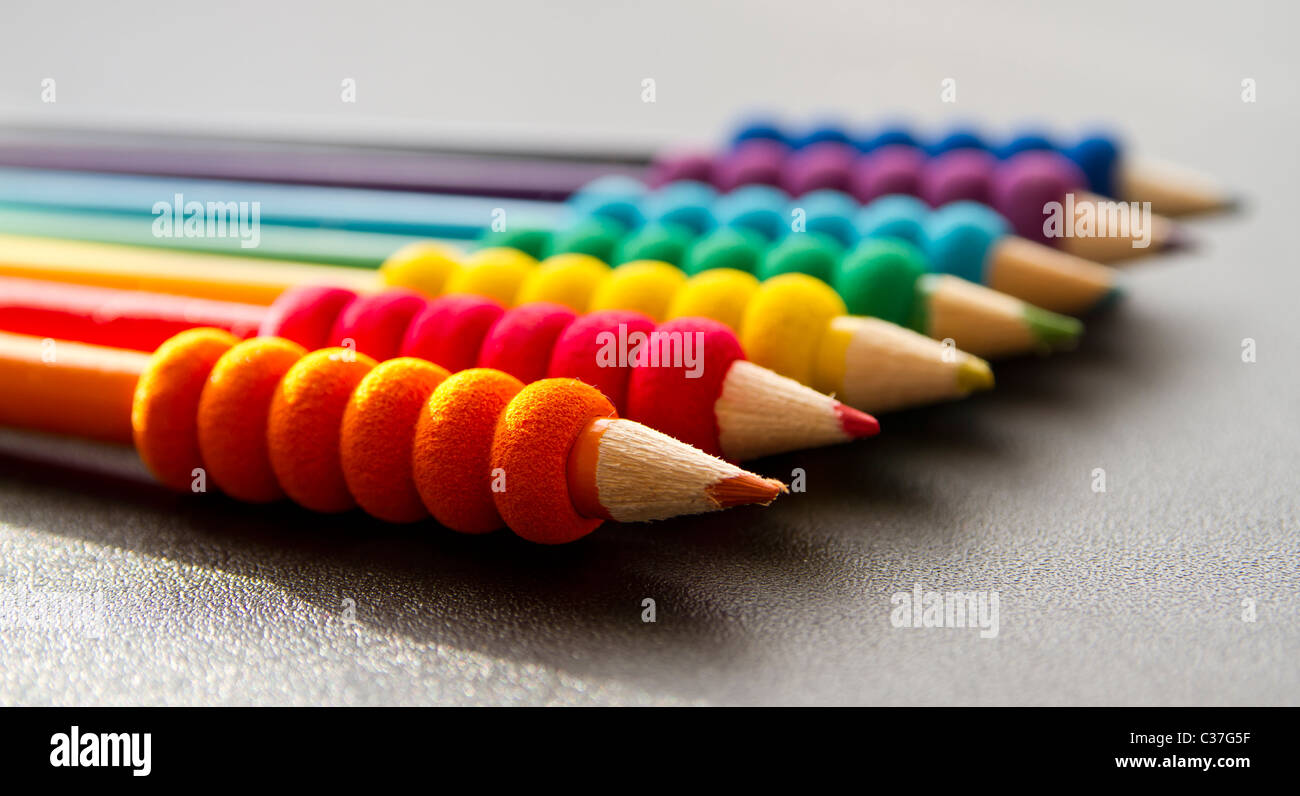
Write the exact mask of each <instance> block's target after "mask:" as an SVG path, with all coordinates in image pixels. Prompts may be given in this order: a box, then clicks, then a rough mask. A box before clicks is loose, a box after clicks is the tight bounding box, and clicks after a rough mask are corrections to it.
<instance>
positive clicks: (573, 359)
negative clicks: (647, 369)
mask: <svg viewBox="0 0 1300 796" xmlns="http://www.w3.org/2000/svg"><path fill="white" fill-rule="evenodd" d="M654 330H655V322H654V321H653V320H651V319H650V317H649V316H646V315H643V314H642V313H639V312H633V311H631V310H601V311H600V312H592V313H588V314H586V315H583V316H580V317H579V318H578V319H577V320H575V321H574V322H573V323H571V324H569V326H568V328H567V329H565V330H564V331H563V332H562V333H561V334H560V336H559V338H558V339H557V340H556V341H555V348H554V349H553V350H552V351H551V361H550V364H549V366H548V367H547V370H546V375H547V376H548V377H551V378H560V377H567V378H573V379H580V380H582V381H584V382H586V383H587V384H590V385H591V386H593V387H595V388H596V389H598V390H600V391H601V393H603V394H604V395H605V397H606V398H608V399H609V400H610V402H611V403H613V404H614V407H615V408H616V409H618V411H619V414H624V415H625V414H626V410H627V391H628V379H629V378H631V375H632V360H633V358H634V357H635V355H636V351H637V350H638V349H637V347H636V342H637V341H638V340H639V339H642V338H641V337H640V336H641V335H644V336H645V337H646V338H648V336H649V334H650V333H651V332H653V331H654Z"/></svg>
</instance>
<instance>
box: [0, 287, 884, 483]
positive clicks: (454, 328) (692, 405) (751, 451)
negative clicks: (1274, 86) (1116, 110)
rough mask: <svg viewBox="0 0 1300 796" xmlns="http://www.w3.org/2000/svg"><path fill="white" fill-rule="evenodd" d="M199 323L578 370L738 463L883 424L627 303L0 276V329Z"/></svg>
mask: <svg viewBox="0 0 1300 796" xmlns="http://www.w3.org/2000/svg"><path fill="white" fill-rule="evenodd" d="M308 319H310V321H308ZM200 326H207V327H214V328H219V329H224V330H226V331H229V332H231V333H232V334H234V335H235V336H236V337H239V338H247V337H251V336H253V335H260V336H264V337H281V338H284V339H287V340H291V341H292V342H295V343H298V344H299V345H302V346H304V347H305V348H307V349H309V350H310V349H316V348H327V347H330V346H338V345H342V344H343V343H344V342H345V341H346V340H351V341H353V342H352V345H353V348H354V349H355V350H356V351H357V352H358V353H361V354H365V355H367V356H369V357H372V358H373V359H375V360H377V361H381V362H382V361H386V360H389V359H394V358H396V357H398V356H418V357H419V358H421V359H426V360H428V361H430V362H433V363H434V364H435V365H439V366H441V367H444V368H446V369H447V370H449V371H451V372H457V371H460V370H467V369H469V368H471V367H476V366H477V367H491V368H496V369H498V370H502V371H504V372H506V373H509V374H510V375H511V376H514V377H515V378H517V379H519V380H520V381H522V382H524V383H525V384H528V383H531V382H534V381H538V380H540V379H542V378H545V377H559V376H563V377H573V378H580V379H582V380H583V381H585V382H587V383H588V384H592V385H593V386H596V387H597V388H599V389H600V390H601V392H603V393H604V394H605V397H607V398H608V399H609V400H610V402H611V403H613V404H614V406H615V408H616V409H617V410H618V412H619V415H620V416H621V417H625V418H627V419H630V420H637V421H639V422H643V423H645V424H646V425H649V426H651V427H652V428H655V429H657V430H659V431H662V432H664V433H666V434H668V435H669V436H672V437H674V438H676V439H679V440H682V441H684V442H688V443H690V444H692V445H694V446H695V447H697V448H700V449H701V450H704V451H705V452H707V453H712V454H715V455H720V456H723V457H724V458H727V459H730V460H733V461H738V460H742V459H754V458H759V457H762V456H768V455H773V454H778V453H785V452H788V451H792V450H799V449H803V448H813V447H820V446H822V445H832V444H837V443H842V442H847V441H849V440H852V439H858V438H862V437H867V436H872V435H874V434H875V433H876V432H877V431H879V424H878V423H877V422H876V420H875V418H873V417H871V416H870V415H868V414H865V413H863V412H859V411H857V410H856V409H853V408H851V407H847V406H845V405H843V404H841V403H840V402H839V401H836V400H834V399H832V398H829V397H827V396H825V395H822V394H821V393H818V392H816V391H814V390H812V389H810V388H808V387H805V386H803V385H801V384H799V383H798V382H795V381H793V380H792V379H787V378H784V377H782V376H778V375H777V374H775V373H773V372H772V371H770V370H768V369H766V368H762V367H759V366H758V365H755V364H754V363H752V362H747V361H745V360H744V359H743V358H742V357H741V356H740V355H739V354H740V343H739V342H738V341H737V340H736V338H735V335H734V334H732V333H731V332H730V331H729V330H727V329H726V328H725V327H722V326H721V324H718V323H716V322H713V323H710V322H707V321H703V320H699V319H696V320H692V319H686V320H685V321H681V322H674V323H671V324H661V325H660V326H659V327H658V328H656V326H655V324H654V322H653V321H651V320H650V319H649V318H647V317H645V316H644V315H640V314H638V313H632V312H624V311H610V312H606V313H594V314H592V315H589V316H586V317H584V318H583V319H582V320H581V321H579V319H578V318H577V317H576V316H575V315H574V314H573V313H572V312H571V311H568V310H564V309H560V308H558V307H556V306H555V305H548V304H523V305H519V306H517V307H515V308H513V309H511V310H505V309H504V308H502V307H501V306H500V305H499V304H497V303H495V302H493V301H491V300H490V299H479V298H476V297H469V296H448V297H444V298H441V299H435V300H434V301H432V302H431V301H428V300H425V299H421V298H417V297H414V296H411V295H409V294H407V293H406V292H405V291H387V292H381V293H377V294H372V295H370V296H367V297H365V298H360V297H358V296H357V295H356V294H348V293H346V292H345V291H341V290H338V289H335V288H330V289H325V290H322V289H320V288H314V287H307V288H294V289H291V290H289V291H287V292H286V293H285V294H284V295H282V296H281V297H280V298H279V299H277V300H276V302H275V303H274V304H272V305H271V306H270V307H265V306H261V305H255V304H240V303H237V302H221V301H212V300H209V299H196V298H192V297H189V296H173V295H167V294H160V293H145V292H137V291H124V290H114V289H112V288H100V287H87V286H82V285H67V284H60V283H57V282H40V281H35V280H26V279H15V278H11V277H0V331H5V332H10V333H18V334H26V335H32V336H37V337H48V338H56V339H59V340H69V341H72V342H81V343H91V344H94V345H103V346H111V347H114V348H126V349H131V350H138V351H146V352H152V351H154V350H155V349H157V348H158V347H159V346H161V345H162V344H163V343H164V342H165V341H166V340H168V339H170V338H171V337H173V336H174V335H176V334H179V333H180V332H182V331H184V330H186V329H191V328H195V327H200ZM604 335H609V338H608V340H610V341H613V340H617V339H619V336H620V335H622V340H623V341H624V342H625V343H626V340H627V337H628V336H629V335H640V336H642V337H643V338H646V342H644V343H641V345H642V350H646V351H648V353H651V354H654V356H653V357H648V358H647V361H646V362H645V364H644V365H643V366H642V367H641V369H640V370H639V371H638V370H637V365H636V362H637V359H636V354H635V353H633V354H632V355H630V356H628V355H627V349H626V348H625V349H623V354H624V356H626V359H625V361H621V362H620V361H619V360H618V359H615V360H614V361H612V362H608V361H604V360H602V358H601V353H602V351H607V349H608V348H609V346H608V343H603V342H602V341H604V340H606V339H607V338H605V337H604ZM652 335H654V336H652ZM674 335H677V337H676V338H674ZM687 335H691V336H692V337H691V339H690V340H689V341H687V340H685V338H686V336H687ZM679 340H681V341H684V342H682V343H680V344H678V346H677V347H676V348H674V347H673V346H674V344H676V343H678V341H679ZM659 341H664V342H666V344H667V345H668V346H669V349H670V350H669V355H668V356H665V357H663V358H662V361H661V358H660V356H659V354H660V351H659V350H654V351H650V350H649V349H647V348H646V346H647V345H649V346H650V347H651V348H654V347H655V346H656V345H657V344H658V343H659ZM658 347H659V348H662V345H659V346H658ZM683 348H685V351H684V352H683ZM683 353H685V354H689V357H690V359H691V360H692V361H691V362H689V363H688V362H686V358H685V357H684V356H683ZM674 355H676V356H677V359H674V358H673V356H674ZM646 368H652V369H653V370H647V369H646ZM715 371H716V372H715ZM719 374H721V376H720V377H719ZM661 407H662V410H661Z"/></svg>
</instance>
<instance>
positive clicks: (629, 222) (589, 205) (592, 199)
mask: <svg viewBox="0 0 1300 796" xmlns="http://www.w3.org/2000/svg"><path fill="white" fill-rule="evenodd" d="M645 193H646V187H645V185H643V184H641V183H640V182H638V181H637V180H635V179H633V178H631V177H623V176H621V175H609V176H606V177H598V178H596V179H594V180H592V181H591V182H589V183H587V184H586V185H584V186H582V187H581V188H579V189H578V192H577V193H575V194H574V195H573V196H571V197H570V198H569V202H568V204H569V207H570V208H571V209H572V210H573V211H574V213H575V214H576V215H578V216H588V217H601V218H608V219H612V220H614V221H617V222H618V223H620V224H622V225H623V226H625V227H627V228H628V229H636V228H637V227H639V226H641V225H642V224H644V223H645V214H644V213H643V212H642V210H641V203H642V201H643V199H644V198H645Z"/></svg>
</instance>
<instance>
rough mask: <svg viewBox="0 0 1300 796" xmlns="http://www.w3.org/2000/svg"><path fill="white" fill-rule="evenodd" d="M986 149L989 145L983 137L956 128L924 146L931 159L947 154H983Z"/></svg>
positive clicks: (976, 132)
mask: <svg viewBox="0 0 1300 796" xmlns="http://www.w3.org/2000/svg"><path fill="white" fill-rule="evenodd" d="M988 148H989V145H988V144H987V143H986V142H985V141H984V139H983V137H982V136H980V134H979V132H978V131H976V130H973V129H967V128H962V127H956V128H953V129H952V130H949V131H948V133H947V134H946V135H944V136H943V137H942V138H940V139H939V140H937V141H935V142H934V143H932V144H928V145H926V147H925V151H926V152H927V153H929V154H930V156H931V157H936V156H939V155H945V154H947V153H949V152H968V151H980V152H985V151H987V150H988Z"/></svg>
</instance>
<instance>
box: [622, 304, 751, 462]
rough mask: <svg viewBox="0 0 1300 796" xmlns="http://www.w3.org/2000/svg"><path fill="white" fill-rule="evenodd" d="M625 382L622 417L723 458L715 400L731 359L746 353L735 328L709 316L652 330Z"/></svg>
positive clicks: (740, 357)
mask: <svg viewBox="0 0 1300 796" xmlns="http://www.w3.org/2000/svg"><path fill="white" fill-rule="evenodd" d="M655 332H656V334H655V336H654V337H652V338H651V339H650V341H649V342H648V343H647V344H646V345H645V346H643V347H642V348H641V349H640V352H639V356H638V359H637V366H636V367H635V368H633V369H632V375H631V379H630V380H629V382H628V399H627V407H628V411H627V414H626V417H627V418H628V419H629V420H636V421H639V422H641V423H645V424H646V425H648V426H650V427H651V428H655V429H658V430H660V431H662V432H664V433H665V434H667V435H669V436H670V437H675V438H677V439H679V440H681V441H682V442H685V443H687V444H690V445H694V446H695V447H697V448H699V449H700V450H702V451H704V452H705V453H708V454H711V455H713V456H719V457H721V456H722V455H723V453H722V446H721V444H720V443H719V437H720V435H719V431H718V418H717V414H716V412H715V410H714V405H715V404H717V402H718V397H719V396H720V395H722V387H723V382H724V381H726V378H727V373H728V371H730V370H731V364H732V363H733V362H735V361H736V360H738V359H744V358H745V352H744V349H742V348H741V347H740V340H738V339H737V338H736V334H735V332H733V331H731V330H730V329H728V328H727V327H726V326H724V325H722V324H721V323H719V322H717V321H714V320H710V319H708V318H678V319H676V320H671V321H668V322H667V323H665V324H662V325H660V326H659V327H658V328H657V329H655Z"/></svg>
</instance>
